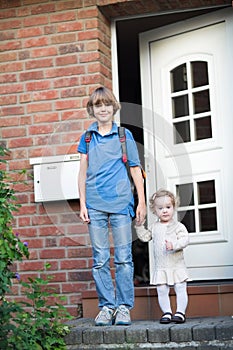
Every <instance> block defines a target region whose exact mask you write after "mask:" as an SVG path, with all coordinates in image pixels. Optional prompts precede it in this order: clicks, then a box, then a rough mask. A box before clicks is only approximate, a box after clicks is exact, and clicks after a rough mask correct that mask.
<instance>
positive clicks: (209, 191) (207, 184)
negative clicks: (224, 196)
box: [197, 180, 216, 204]
mask: <svg viewBox="0 0 233 350" xmlns="http://www.w3.org/2000/svg"><path fill="white" fill-rule="evenodd" d="M197 188H198V203H199V204H209V203H216V197H215V183H214V180H210V181H203V182H198V183H197Z"/></svg>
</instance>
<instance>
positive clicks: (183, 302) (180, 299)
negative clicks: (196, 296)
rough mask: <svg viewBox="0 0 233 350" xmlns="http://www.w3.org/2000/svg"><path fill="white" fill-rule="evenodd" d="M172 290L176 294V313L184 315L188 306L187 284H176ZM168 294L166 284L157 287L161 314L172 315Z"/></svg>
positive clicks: (168, 288)
mask: <svg viewBox="0 0 233 350" xmlns="http://www.w3.org/2000/svg"><path fill="white" fill-rule="evenodd" d="M174 290H175V293H176V311H179V312H182V313H183V314H185V311H186V308H187V305H188V294H187V283H186V282H181V283H176V284H175V285H174ZM169 292H170V287H169V286H168V285H167V284H160V285H158V286H157V293H158V302H159V306H160V308H161V310H162V312H163V313H166V312H171V313H172V309H171V303H170V298H169Z"/></svg>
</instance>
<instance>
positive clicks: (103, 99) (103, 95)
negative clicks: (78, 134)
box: [87, 86, 121, 117]
mask: <svg viewBox="0 0 233 350" xmlns="http://www.w3.org/2000/svg"><path fill="white" fill-rule="evenodd" d="M102 103H103V104H105V105H112V106H113V115H114V114H116V112H117V111H118V109H120V108H121V105H120V103H119V102H118V101H117V99H116V97H115V96H114V94H113V93H112V91H111V90H109V89H107V88H106V87H104V86H101V87H99V88H97V89H95V90H94V91H93V93H92V94H91V96H90V98H89V101H88V102H87V113H88V114H89V115H90V116H91V117H94V111H93V106H95V105H98V104H102Z"/></svg>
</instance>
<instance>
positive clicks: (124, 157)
mask: <svg viewBox="0 0 233 350" xmlns="http://www.w3.org/2000/svg"><path fill="white" fill-rule="evenodd" d="M118 136H119V140H120V143H121V150H122V161H123V163H127V161H128V157H127V147H126V136H125V128H124V126H118Z"/></svg>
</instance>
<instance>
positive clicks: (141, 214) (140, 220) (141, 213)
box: [136, 203, 146, 226]
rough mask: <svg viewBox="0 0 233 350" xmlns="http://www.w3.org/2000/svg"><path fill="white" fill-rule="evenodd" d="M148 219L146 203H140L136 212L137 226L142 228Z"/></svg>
mask: <svg viewBox="0 0 233 350" xmlns="http://www.w3.org/2000/svg"><path fill="white" fill-rule="evenodd" d="M145 217H146V205H145V203H143V204H140V203H138V206H137V210H136V225H137V226H140V225H142V224H144V222H145Z"/></svg>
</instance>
